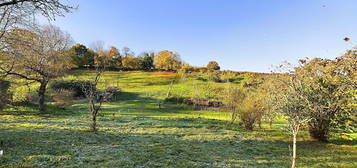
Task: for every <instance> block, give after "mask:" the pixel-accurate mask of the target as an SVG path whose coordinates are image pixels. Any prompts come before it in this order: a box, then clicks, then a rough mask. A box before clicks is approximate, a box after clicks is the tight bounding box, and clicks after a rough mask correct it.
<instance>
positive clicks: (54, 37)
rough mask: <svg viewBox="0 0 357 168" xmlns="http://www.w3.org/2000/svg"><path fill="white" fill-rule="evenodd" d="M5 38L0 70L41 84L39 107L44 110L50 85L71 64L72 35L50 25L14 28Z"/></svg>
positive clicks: (6, 74) (5, 74) (8, 74)
mask: <svg viewBox="0 0 357 168" xmlns="http://www.w3.org/2000/svg"><path fill="white" fill-rule="evenodd" d="M5 39H6V40H5V46H6V49H5V50H2V51H1V52H2V53H1V55H2V57H0V73H2V74H3V75H4V76H6V77H8V76H12V77H17V78H21V79H24V80H27V81H32V82H37V83H39V84H40V87H39V90H38V96H39V100H38V104H39V110H40V111H41V112H44V111H45V92H46V87H47V84H48V83H49V81H50V80H52V79H54V78H57V77H60V76H63V75H64V73H65V71H67V70H68V69H70V68H71V67H72V64H71V57H70V54H69V52H68V49H69V47H70V45H71V44H72V38H71V37H70V35H69V34H67V33H64V32H63V31H61V30H60V29H59V28H58V27H55V26H52V25H49V26H43V27H36V28H34V29H31V30H25V29H15V30H12V31H11V32H9V33H7V34H6V37H5Z"/></svg>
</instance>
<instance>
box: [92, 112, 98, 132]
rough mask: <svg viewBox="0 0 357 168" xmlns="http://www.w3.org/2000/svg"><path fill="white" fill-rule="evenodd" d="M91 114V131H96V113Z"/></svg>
mask: <svg viewBox="0 0 357 168" xmlns="http://www.w3.org/2000/svg"><path fill="white" fill-rule="evenodd" d="M92 116H93V118H92V131H97V114H96V113H93V115H92Z"/></svg>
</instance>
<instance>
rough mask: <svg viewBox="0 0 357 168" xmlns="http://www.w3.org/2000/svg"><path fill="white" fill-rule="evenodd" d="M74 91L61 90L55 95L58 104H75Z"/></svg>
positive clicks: (60, 106)
mask: <svg viewBox="0 0 357 168" xmlns="http://www.w3.org/2000/svg"><path fill="white" fill-rule="evenodd" d="M74 94H75V93H74V92H73V91H70V90H60V91H58V93H57V94H55V95H54V96H53V100H54V101H55V102H56V106H57V107H59V108H62V109H64V108H66V107H69V106H71V105H73V98H74Z"/></svg>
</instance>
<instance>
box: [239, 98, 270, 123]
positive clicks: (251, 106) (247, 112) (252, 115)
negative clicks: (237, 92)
mask: <svg viewBox="0 0 357 168" xmlns="http://www.w3.org/2000/svg"><path fill="white" fill-rule="evenodd" d="M254 93H255V92H252V93H249V95H247V96H246V97H245V99H244V100H243V102H242V104H241V105H240V106H238V109H239V117H240V120H241V121H242V123H243V125H244V127H245V129H247V130H253V129H254V125H255V123H257V122H260V120H261V118H262V117H263V115H264V112H265V108H264V104H263V101H262V100H261V99H260V98H259V97H258V96H259V95H257V94H258V93H255V94H254Z"/></svg>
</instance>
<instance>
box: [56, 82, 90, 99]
mask: <svg viewBox="0 0 357 168" xmlns="http://www.w3.org/2000/svg"><path fill="white" fill-rule="evenodd" d="M90 87H93V85H92V84H91V82H89V81H81V80H70V81H64V80H61V81H54V82H53V83H51V85H50V88H51V89H52V90H55V91H57V92H59V91H63V90H67V91H72V92H73V96H74V97H85V96H86V95H85V93H84V92H83V89H86V90H89V89H91V88H90ZM92 89H94V90H95V89H96V88H92Z"/></svg>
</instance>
